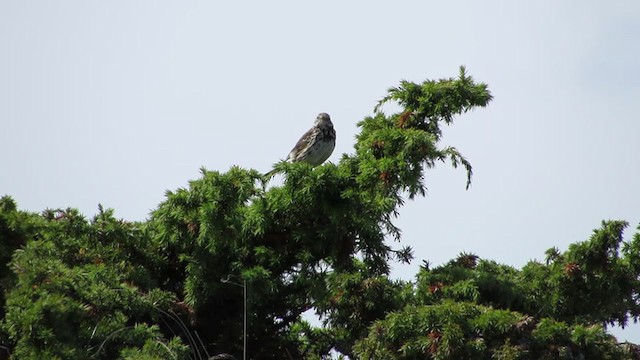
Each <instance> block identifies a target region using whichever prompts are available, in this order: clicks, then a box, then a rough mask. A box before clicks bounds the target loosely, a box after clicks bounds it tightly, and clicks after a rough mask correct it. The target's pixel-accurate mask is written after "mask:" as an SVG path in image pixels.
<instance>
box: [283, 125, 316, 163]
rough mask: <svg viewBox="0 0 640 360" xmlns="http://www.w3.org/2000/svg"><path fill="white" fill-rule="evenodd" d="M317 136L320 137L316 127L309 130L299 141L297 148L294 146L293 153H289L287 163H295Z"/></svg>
mask: <svg viewBox="0 0 640 360" xmlns="http://www.w3.org/2000/svg"><path fill="white" fill-rule="evenodd" d="M316 136H318V132H317V131H316V128H315V127H312V128H311V129H309V130H307V132H306V133H304V135H302V137H301V138H300V140H298V142H297V143H296V146H294V147H293V149H291V151H290V152H289V156H287V161H295V160H296V158H297V157H298V155H299V154H300V153H302V152H304V150H305V149H306V148H308V147H309V146H310V145H311V144H313V142H314V140H315V138H316Z"/></svg>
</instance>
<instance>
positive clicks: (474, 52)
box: [0, 0, 640, 342]
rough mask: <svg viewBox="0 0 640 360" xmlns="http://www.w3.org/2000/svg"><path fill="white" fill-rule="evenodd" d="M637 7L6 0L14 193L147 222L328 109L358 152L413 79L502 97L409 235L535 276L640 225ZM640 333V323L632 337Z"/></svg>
mask: <svg viewBox="0 0 640 360" xmlns="http://www.w3.org/2000/svg"><path fill="white" fill-rule="evenodd" d="M638 39H640V2H638V1H631V0H630V1H616V2H602V1H565V2H558V1H535V2H533V1H530V2H528V3H527V4H525V3H524V2H505V1H501V2H498V1H482V2H480V1H449V2H426V1H398V2H381V1H351V2H339V1H325V2H322V3H320V2H314V3H302V2H294V1H286V2H280V1H271V2H258V1H253V2H216V1H180V2H176V1H159V0H153V1H151V0H148V1H135V2H134V1H122V0H119V1H88V0H78V1H63V0H59V1H18V0H3V1H1V2H0V51H1V52H0V144H1V145H2V149H3V153H4V156H2V157H1V158H0V194H8V195H11V196H13V197H14V198H15V200H16V201H17V202H18V204H19V206H20V207H21V208H22V209H25V210H33V211H41V210H43V209H45V208H57V207H77V208H79V209H80V210H81V211H82V212H83V213H85V214H86V215H87V216H92V215H93V214H95V212H96V210H97V204H98V203H102V204H103V205H104V206H106V207H112V208H115V209H116V215H117V216H119V217H123V218H126V219H130V220H143V219H144V218H145V217H146V216H147V215H148V213H149V211H150V210H152V209H154V208H155V207H156V206H157V204H158V203H159V202H161V201H162V200H163V198H164V192H165V190H167V189H175V188H177V187H180V186H186V184H187V181H188V180H189V179H193V178H196V177H198V176H199V170H198V169H199V168H200V166H205V167H207V168H208V169H211V170H220V171H226V170H227V169H228V168H229V167H230V166H231V165H234V164H237V165H240V166H242V167H246V168H256V169H259V170H261V171H266V170H268V169H270V167H271V165H272V164H273V163H275V162H276V161H277V160H278V159H281V158H284V157H285V156H286V154H287V153H288V151H289V150H290V148H291V147H292V146H293V144H294V143H295V141H296V140H297V139H298V137H299V136H300V135H301V134H302V133H303V132H304V131H306V130H307V129H308V128H309V126H311V124H312V122H313V119H314V118H315V116H316V115H317V113H318V112H321V111H326V112H328V113H329V114H330V115H331V117H332V119H333V121H334V125H335V127H336V130H337V133H338V143H337V146H336V150H335V152H334V154H333V156H332V157H331V158H330V160H331V161H337V160H338V159H339V157H340V155H341V154H342V153H345V152H347V153H348V152H352V146H353V143H354V135H355V134H356V131H357V129H356V126H355V124H356V122H357V121H359V120H360V119H362V118H363V117H364V116H366V115H369V114H371V111H372V108H373V106H374V104H375V103H376V101H377V100H379V99H380V98H381V97H382V96H383V95H384V94H385V91H386V89H387V88H388V87H390V86H394V85H396V84H397V83H398V81H399V80H401V79H407V80H411V81H416V82H419V81H422V80H423V79H427V78H442V77H450V76H455V75H456V74H457V72H458V67H459V66H460V65H466V66H467V69H468V71H469V73H470V74H471V75H472V76H474V77H475V79H476V80H478V81H484V82H487V83H488V84H489V87H490V89H491V91H492V93H493V95H494V98H495V99H494V101H493V102H492V103H491V104H490V105H489V107H488V108H486V109H478V110H477V111H474V112H471V113H468V114H466V115H464V116H462V117H461V118H459V119H457V121H456V123H455V124H454V125H453V126H452V127H450V128H447V129H446V130H445V134H444V140H443V142H444V143H445V144H450V145H455V146H457V147H458V148H459V149H460V150H461V151H462V152H463V153H464V154H465V155H466V156H467V157H468V158H469V160H471V162H472V163H473V165H474V172H475V175H474V180H473V185H472V187H471V189H470V190H469V191H465V190H464V183H465V174H464V173H463V171H462V170H450V169H449V167H448V165H443V166H441V167H440V168H438V169H436V170H433V171H430V172H428V173H427V183H428V185H429V195H428V196H427V198H421V199H418V200H416V201H414V202H409V203H407V205H406V206H405V207H404V208H403V210H402V213H401V218H400V219H399V221H398V224H399V225H400V227H401V228H402V229H403V234H404V238H403V241H404V242H405V244H408V245H411V246H413V247H414V249H415V255H416V260H415V262H414V264H411V265H409V266H399V265H398V266H395V267H394V271H393V274H394V276H398V277H402V278H405V279H411V278H412V277H413V275H414V274H415V273H416V271H417V268H418V266H419V265H420V263H421V260H422V259H428V260H430V261H431V262H432V263H434V264H441V263H443V262H446V261H448V260H449V259H451V258H453V257H455V256H456V255H457V254H458V253H459V252H461V251H467V252H473V253H476V254H478V255H480V256H481V257H484V258H489V259H494V260H497V261H499V262H502V263H506V264H510V265H513V266H516V267H520V266H522V265H523V264H525V263H526V262H527V261H528V260H530V259H542V258H543V257H544V251H545V250H546V249H548V248H550V247H552V246H558V247H559V248H560V249H561V250H564V249H566V247H567V246H568V244H570V243H572V242H575V241H581V240H585V239H587V238H588V237H589V235H590V233H591V230H592V229H593V228H596V227H599V225H600V221H601V220H603V219H624V220H627V221H629V222H630V223H631V226H630V229H629V230H628V231H627V232H626V235H627V237H630V236H631V234H632V233H633V232H634V230H635V227H636V226H637V225H638V222H640V192H639V191H638V184H639V179H640V161H639V155H640V141H638V134H640V123H639V122H638V113H639V112H640V70H639V69H638V64H640V46H639V45H638ZM616 334H618V335H620V336H621V337H620V338H621V339H625V338H626V339H629V340H632V341H635V342H640V328H639V327H638V326H635V327H632V328H630V329H628V330H626V331H624V332H619V331H616Z"/></svg>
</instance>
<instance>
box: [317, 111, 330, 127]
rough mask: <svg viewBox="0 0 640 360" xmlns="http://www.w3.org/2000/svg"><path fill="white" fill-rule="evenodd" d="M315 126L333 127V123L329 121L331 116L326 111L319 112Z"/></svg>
mask: <svg viewBox="0 0 640 360" xmlns="http://www.w3.org/2000/svg"><path fill="white" fill-rule="evenodd" d="M315 126H317V127H320V128H328V127H333V123H332V122H331V118H330V117H329V114H327V113H320V114H318V117H317V118H316V122H315Z"/></svg>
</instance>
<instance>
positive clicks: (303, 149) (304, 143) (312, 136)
mask: <svg viewBox="0 0 640 360" xmlns="http://www.w3.org/2000/svg"><path fill="white" fill-rule="evenodd" d="M335 146H336V131H335V130H334V129H333V123H332V122H331V118H330V117H329V114H327V113H320V114H318V117H316V121H315V123H314V124H313V127H312V128H311V129H309V130H308V131H307V132H306V133H304V135H302V137H301V138H300V140H298V142H297V143H296V146H294V147H293V149H291V152H289V156H287V161H289V162H299V161H302V162H306V163H308V164H311V165H313V166H317V165H320V164H322V163H323V162H324V161H325V160H327V159H328V158H329V156H331V153H332V152H333V149H334V148H335Z"/></svg>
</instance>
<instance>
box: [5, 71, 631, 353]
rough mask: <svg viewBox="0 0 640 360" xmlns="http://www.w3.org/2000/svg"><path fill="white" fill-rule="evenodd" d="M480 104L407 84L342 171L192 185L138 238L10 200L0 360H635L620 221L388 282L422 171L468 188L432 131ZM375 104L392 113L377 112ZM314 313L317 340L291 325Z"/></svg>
mask: <svg viewBox="0 0 640 360" xmlns="http://www.w3.org/2000/svg"><path fill="white" fill-rule="evenodd" d="M490 100H491V95H490V93H489V91H488V90H487V86H486V85H485V84H482V83H476V82H475V81H474V80H473V79H472V78H471V77H470V76H468V75H467V74H466V73H465V70H464V68H461V69H460V74H459V76H458V77H456V78H450V79H442V80H438V81H431V80H428V81H424V82H423V83H421V84H416V83H412V82H408V81H403V82H401V83H400V85H399V86H398V87H396V88H391V89H389V92H388V95H387V96H386V97H384V98H383V99H382V100H381V101H380V103H379V104H378V106H376V108H375V109H374V114H373V116H370V117H366V118H365V119H364V120H362V121H361V122H360V123H358V125H359V126H360V128H361V132H360V133H359V134H358V136H357V138H356V143H355V145H354V153H353V154H345V155H343V156H342V158H341V160H340V161H339V162H338V163H337V164H325V165H322V166H318V167H316V168H312V167H311V166H309V165H307V164H302V163H295V164H291V163H285V162H282V163H279V164H277V165H276V166H275V169H276V170H277V171H279V172H281V173H283V174H284V183H283V184H282V185H280V186H271V187H267V184H266V181H268V179H265V178H264V177H263V176H261V175H260V173H259V172H257V171H255V170H247V169H243V168H240V167H232V168H231V169H230V170H229V171H227V172H224V173H223V172H219V171H208V170H205V169H202V176H201V177H200V178H198V179H196V180H193V181H190V182H189V184H188V186H187V187H186V188H181V189H177V190H175V191H168V192H167V194H166V200H165V201H164V202H163V203H161V204H160V205H159V206H158V208H157V209H156V210H155V211H153V213H152V215H151V217H150V219H149V220H147V221H145V222H143V223H129V222H126V221H123V220H118V219H116V218H115V217H114V216H113V211H112V210H105V209H102V207H100V208H99V212H98V214H97V215H96V216H95V217H94V218H93V219H92V220H90V221H88V220H87V219H85V218H84V217H83V216H82V215H80V214H79V213H78V212H77V211H76V210H74V209H66V210H46V211H44V212H43V213H42V214H34V213H27V212H22V211H19V210H17V206H16V204H15V203H14V202H13V200H12V199H11V198H9V197H3V198H2V199H0V290H2V294H0V296H1V297H0V300H2V304H3V306H2V310H0V315H1V317H0V359H2V358H3V356H5V355H6V354H10V357H11V358H12V359H116V358H122V359H208V358H212V357H214V355H216V354H222V353H228V354H233V355H234V356H235V357H236V358H240V357H241V355H242V352H243V340H244V339H243V338H244V336H245V335H246V339H247V344H248V354H249V358H252V359H302V358H304V359H326V358H328V357H329V352H330V351H331V350H332V349H334V350H337V351H339V352H340V353H341V354H343V355H348V356H350V357H351V358H363V359H424V358H434V359H458V358H496V359H534V358H535V359H537V358H549V359H552V358H567V359H572V358H576V359H578V358H589V359H607V358H611V359H614V358H625V357H626V358H633V356H634V355H633V353H634V351H637V348H636V347H634V346H633V345H631V344H626V345H624V346H619V345H618V344H616V343H615V341H614V339H613V338H612V337H611V336H608V335H607V334H606V333H605V332H604V330H603V325H604V324H605V323H619V324H623V325H624V324H626V322H627V321H628V320H629V319H633V320H634V321H635V320H637V319H638V315H639V311H640V308H639V306H640V305H639V304H638V299H639V296H638V288H639V286H638V285H639V284H638V278H639V277H638V274H640V255H639V254H640V235H638V234H636V235H635V237H634V238H633V240H632V241H630V242H623V241H622V230H623V229H624V227H625V226H626V223H623V222H607V223H604V224H603V228H602V229H599V230H597V231H596V232H595V233H594V236H593V237H592V238H591V239H590V240H589V241H586V242H584V243H578V244H574V245H572V246H571V247H570V248H569V250H568V251H566V252H565V253H560V252H559V251H557V250H552V251H550V252H549V258H548V261H547V263H545V264H541V263H538V262H532V263H530V264H528V265H526V266H525V267H524V268H523V269H521V270H517V269H514V268H512V267H509V266H505V265H501V264H497V263H495V262H492V261H488V260H484V259H479V258H478V257H477V256H475V255H473V254H465V253H463V254H461V255H460V256H459V257H458V258H457V259H454V260H452V261H451V262H449V263H447V264H445V265H443V266H440V267H437V268H435V269H429V268H428V267H426V266H425V267H423V268H422V269H421V270H420V272H419V273H418V274H417V277H416V281H415V283H409V282H403V281H396V280H392V279H389V277H388V273H389V264H390V262H391V261H392V260H399V261H402V262H409V261H411V259H412V252H411V248H409V247H398V248H396V247H395V244H394V243H393V240H398V241H399V240H400V230H399V229H398V228H397V227H396V226H395V225H394V223H393V220H394V218H395V217H396V216H397V214H398V210H399V208H400V207H401V206H402V205H403V203H404V201H405V198H407V197H408V198H410V199H412V198H415V197H416V196H420V195H424V194H425V191H426V188H427V184H426V182H425V171H426V170H427V169H429V168H431V167H433V166H435V165H436V164H437V163H439V162H446V161H448V162H450V163H451V164H452V165H453V166H454V167H457V166H463V167H464V168H465V170H466V173H467V179H468V184H467V186H468V185H469V184H470V181H471V175H472V168H471V164H470V163H469V161H467V160H466V158H464V157H463V156H462V154H461V153H460V152H459V151H458V150H457V149H456V148H453V147H441V146H440V145H439V141H440V139H441V137H442V126H444V125H449V124H451V123H452V121H453V119H454V118H455V116H457V115H461V114H463V113H465V112H467V111H469V110H471V109H473V108H475V107H483V106H486V105H487V104H488V103H489V101H490ZM388 101H395V102H397V103H398V104H399V105H400V106H401V111H400V112H398V113H396V114H390V115H386V114H384V113H382V112H381V111H380V110H381V107H382V106H383V105H384V104H385V103H386V102H388ZM245 296H246V308H245V304H244V302H245ZM310 309H314V310H315V312H316V314H318V315H319V316H321V318H322V320H323V322H324V327H314V326H311V325H310V324H309V323H307V322H305V321H303V320H302V319H301V315H302V314H303V313H304V312H305V311H308V310H310ZM245 316H246V318H245ZM245 321H246V323H247V325H248V327H247V334H243V323H244V322H245ZM636 358H637V357H636Z"/></svg>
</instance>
